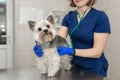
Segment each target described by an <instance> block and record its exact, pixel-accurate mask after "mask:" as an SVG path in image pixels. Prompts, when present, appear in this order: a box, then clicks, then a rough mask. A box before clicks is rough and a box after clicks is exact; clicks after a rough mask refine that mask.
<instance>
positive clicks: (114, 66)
mask: <svg viewBox="0 0 120 80" xmlns="http://www.w3.org/2000/svg"><path fill="white" fill-rule="evenodd" d="M14 1H15V2H14V15H15V16H14V17H15V19H14V22H15V25H14V66H15V67H28V66H31V65H34V59H35V55H34V54H33V51H32V47H33V46H34V40H33V38H32V35H31V32H30V31H29V28H28V25H27V24H21V23H20V8H21V7H25V8H28V7H31V8H37V9H56V10H57V9H58V10H68V9H69V7H68V5H69V4H68V2H67V0H14ZM94 7H95V8H97V9H100V10H104V11H105V12H106V13H107V15H108V16H109V20H110V24H111V30H112V34H111V35H110V38H109V40H108V44H107V46H106V49H105V55H106V57H107V59H108V61H109V70H108V78H109V79H110V80H118V79H120V74H119V68H120V60H119V58H120V54H119V53H120V42H119V41H120V37H119V34H120V27H119V21H120V20H119V19H120V0H114V1H113V0H98V1H97V4H96V5H95V6H94Z"/></svg>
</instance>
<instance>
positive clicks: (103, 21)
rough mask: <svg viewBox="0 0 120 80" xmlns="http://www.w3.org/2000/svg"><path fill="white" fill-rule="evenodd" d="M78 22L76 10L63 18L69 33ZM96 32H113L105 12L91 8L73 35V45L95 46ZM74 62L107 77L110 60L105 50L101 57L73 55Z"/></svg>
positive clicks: (77, 47)
mask: <svg viewBox="0 0 120 80" xmlns="http://www.w3.org/2000/svg"><path fill="white" fill-rule="evenodd" d="M78 23H79V22H78V20H77V12H76V10H75V11H70V12H69V13H68V14H67V15H66V16H65V17H64V19H63V20H62V26H66V27H68V32H69V34H70V33H71V31H72V30H73V29H74V27H75V26H76V25H77V24H78ZM94 32H96V33H109V34H110V33H111V31H110V24H109V20H108V17H107V15H106V14H105V12H103V11H99V10H96V9H94V8H91V10H90V11H89V12H88V13H87V15H86V16H85V17H84V19H83V20H82V21H81V23H80V25H79V27H78V28H77V29H76V30H75V31H74V32H73V34H72V36H71V38H72V43H73V47H74V48H75V49H89V48H93V44H94V37H93V36H94ZM72 64H75V65H77V66H79V67H83V68H86V69H89V70H91V71H93V72H95V73H97V74H99V75H101V76H104V77H106V74H107V69H108V62H107V60H106V58H105V56H104V52H103V53H102V55H101V57H100V58H85V57H79V56H73V59H72Z"/></svg>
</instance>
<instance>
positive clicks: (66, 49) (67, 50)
mask: <svg viewBox="0 0 120 80" xmlns="http://www.w3.org/2000/svg"><path fill="white" fill-rule="evenodd" d="M57 51H58V54H59V55H60V56H62V55H65V54H68V55H73V54H74V53H75V50H74V49H73V48H69V47H65V46H61V47H58V48H57Z"/></svg>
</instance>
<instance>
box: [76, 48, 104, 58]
mask: <svg viewBox="0 0 120 80" xmlns="http://www.w3.org/2000/svg"><path fill="white" fill-rule="evenodd" d="M101 54H102V51H101V50H98V49H96V48H90V49H75V55H76V56H81V57H88V58H99V57H100V56H101Z"/></svg>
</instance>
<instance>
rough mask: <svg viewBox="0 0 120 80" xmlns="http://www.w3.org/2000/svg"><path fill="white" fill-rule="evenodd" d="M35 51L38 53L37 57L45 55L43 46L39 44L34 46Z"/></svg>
mask: <svg viewBox="0 0 120 80" xmlns="http://www.w3.org/2000/svg"><path fill="white" fill-rule="evenodd" d="M33 51H34V53H35V54H36V55H37V57H41V56H42V55H43V50H42V48H41V47H40V46H39V45H37V44H36V45H35V46H34V48H33Z"/></svg>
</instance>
